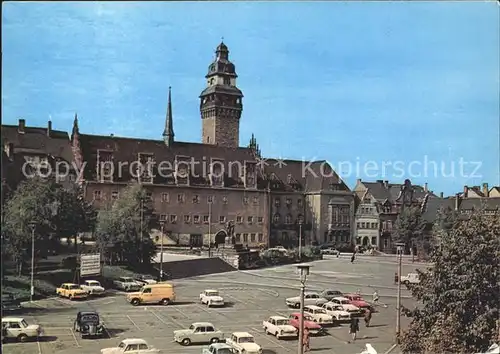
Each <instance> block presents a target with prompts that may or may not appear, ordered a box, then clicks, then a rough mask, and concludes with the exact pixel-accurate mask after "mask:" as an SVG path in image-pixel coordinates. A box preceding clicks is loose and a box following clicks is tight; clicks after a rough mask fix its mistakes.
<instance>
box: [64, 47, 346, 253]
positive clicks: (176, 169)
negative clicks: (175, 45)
mask: <svg viewBox="0 0 500 354" xmlns="http://www.w3.org/2000/svg"><path fill="white" fill-rule="evenodd" d="M215 54H216V55H215V59H214V60H213V61H212V62H211V63H210V65H209V66H208V72H207V75H206V76H205V83H206V87H205V89H203V90H202V92H201V94H200V96H199V97H200V116H201V137H200V142H199V143H194V142H181V141H178V140H176V139H175V133H174V120H175V117H174V114H173V110H172V97H171V92H170V89H169V96H168V103H167V113H166V118H165V126H164V127H162V129H161V130H159V131H158V139H157V140H154V139H136V138H127V137H118V136H113V135H111V136H99V135H89V134H85V133H84V132H83V131H81V130H80V127H79V120H78V117H76V116H75V120H74V124H73V131H72V134H71V149H72V151H73V158H74V163H75V166H76V168H77V170H78V171H80V170H81V171H83V173H82V179H81V180H79V183H81V184H82V185H83V186H84V191H85V198H86V199H87V200H89V201H91V202H93V203H94V204H95V205H96V206H97V207H98V208H106V207H109V205H110V203H112V202H113V201H114V200H116V199H118V198H120V193H121V191H122V190H123V188H124V187H125V186H127V185H128V184H130V183H131V182H133V181H135V182H137V183H141V184H142V185H143V186H144V187H145V188H146V189H147V191H148V196H149V198H151V200H152V202H153V206H154V211H155V213H156V216H157V219H158V221H161V224H163V225H164V226H163V228H164V230H163V231H164V234H166V235H168V240H169V242H172V243H177V244H183V245H188V244H190V245H193V246H199V245H202V244H204V245H207V244H209V242H216V243H218V244H221V243H224V242H225V241H226V237H227V231H226V225H227V222H228V221H233V222H234V233H235V241H236V243H240V244H243V245H248V246H249V247H256V246H259V245H260V244H264V245H269V246H275V245H283V246H289V247H293V246H297V245H298V242H299V239H302V243H303V244H309V243H313V242H317V243H323V242H327V241H339V242H340V241H342V242H351V239H352V233H353V222H352V220H353V216H354V194H353V193H352V192H351V191H350V190H349V188H348V187H347V185H346V184H345V183H344V182H343V181H342V180H341V179H340V178H339V176H338V175H337V174H336V173H335V171H333V170H332V168H331V166H330V165H329V164H328V162H327V161H293V160H279V159H271V158H269V159H268V158H264V157H262V154H261V151H260V149H259V146H258V144H257V140H256V139H255V137H254V136H253V135H252V137H251V138H250V142H249V144H248V145H247V146H245V147H243V146H241V145H240V140H239V138H240V134H239V124H240V119H241V117H242V111H243V93H242V91H241V90H240V89H239V88H238V86H237V77H238V76H237V74H236V70H235V65H234V64H233V63H232V62H231V61H230V60H229V50H228V47H227V46H226V45H225V44H224V43H221V44H220V45H219V46H218V47H217V49H216V52H215ZM152 128H154V127H152ZM158 229H159V227H158ZM155 237H158V236H155Z"/></svg>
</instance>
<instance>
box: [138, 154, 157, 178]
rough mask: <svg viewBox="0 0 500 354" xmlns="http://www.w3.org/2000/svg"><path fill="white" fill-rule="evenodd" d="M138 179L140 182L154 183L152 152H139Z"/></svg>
mask: <svg viewBox="0 0 500 354" xmlns="http://www.w3.org/2000/svg"><path fill="white" fill-rule="evenodd" d="M138 160H139V165H138V171H137V177H138V178H137V179H138V181H139V183H153V165H154V156H153V154H150V153H139V159H138Z"/></svg>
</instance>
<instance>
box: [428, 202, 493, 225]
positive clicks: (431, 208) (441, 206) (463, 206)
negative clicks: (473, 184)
mask: <svg viewBox="0 0 500 354" xmlns="http://www.w3.org/2000/svg"><path fill="white" fill-rule="evenodd" d="M456 202H457V201H456V197H448V198H430V199H429V200H428V201H427V203H426V206H425V209H424V213H423V214H422V217H423V218H424V220H426V221H427V222H434V221H435V220H436V218H437V215H438V212H439V211H440V210H445V209H449V210H455V206H456ZM483 206H484V208H485V209H486V210H490V211H491V210H498V211H500V198H470V199H469V198H461V197H460V198H459V200H458V210H459V211H465V210H472V209H479V208H481V207H483Z"/></svg>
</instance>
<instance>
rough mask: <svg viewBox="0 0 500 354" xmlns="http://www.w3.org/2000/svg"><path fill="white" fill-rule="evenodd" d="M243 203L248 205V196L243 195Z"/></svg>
mask: <svg viewBox="0 0 500 354" xmlns="http://www.w3.org/2000/svg"><path fill="white" fill-rule="evenodd" d="M243 204H244V205H248V197H243Z"/></svg>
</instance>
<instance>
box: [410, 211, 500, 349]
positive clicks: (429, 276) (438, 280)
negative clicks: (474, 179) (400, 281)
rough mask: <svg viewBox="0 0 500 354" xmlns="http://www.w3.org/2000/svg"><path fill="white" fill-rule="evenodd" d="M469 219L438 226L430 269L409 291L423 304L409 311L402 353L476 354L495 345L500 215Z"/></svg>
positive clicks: (445, 219) (448, 217)
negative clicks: (408, 322)
mask: <svg viewBox="0 0 500 354" xmlns="http://www.w3.org/2000/svg"><path fill="white" fill-rule="evenodd" d="M468 216H470V217H468V218H467V219H464V218H460V219H458V218H457V217H456V215H452V214H451V213H445V214H441V216H440V217H439V218H438V220H437V221H436V224H435V227H434V232H433V237H434V239H435V243H434V244H435V247H434V248H433V252H432V254H431V260H432V262H433V266H432V267H431V268H429V269H428V270H427V271H425V272H419V273H420V284H417V285H412V286H411V287H410V290H411V291H412V294H413V296H414V297H416V298H417V299H418V300H419V301H420V303H421V304H422V305H421V306H420V307H417V308H416V309H414V310H412V311H408V312H409V314H410V315H411V316H412V322H411V324H410V326H409V328H408V330H407V331H405V332H404V333H403V335H402V338H401V343H402V345H401V347H402V350H403V352H404V353H477V352H482V351H484V350H486V349H487V348H488V347H489V345H490V344H491V343H492V342H494V341H495V340H497V341H498V340H499V338H498V333H499V330H500V329H499V328H498V325H499V324H498V322H497V320H498V318H499V306H500V304H499V299H500V263H499V262H500V215H491V214H487V213H485V211H484V210H475V211H473V213H472V214H470V215H468Z"/></svg>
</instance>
